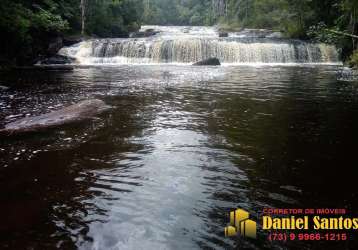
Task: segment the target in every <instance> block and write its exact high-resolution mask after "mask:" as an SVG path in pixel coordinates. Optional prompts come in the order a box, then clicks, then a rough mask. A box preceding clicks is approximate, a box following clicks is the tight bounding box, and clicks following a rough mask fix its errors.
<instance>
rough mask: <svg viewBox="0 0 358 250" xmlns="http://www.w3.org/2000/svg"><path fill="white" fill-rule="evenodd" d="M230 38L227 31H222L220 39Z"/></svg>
mask: <svg viewBox="0 0 358 250" xmlns="http://www.w3.org/2000/svg"><path fill="white" fill-rule="evenodd" d="M228 36H229V33H228V32H225V31H220V32H219V37H228Z"/></svg>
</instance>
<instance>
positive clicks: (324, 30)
mask: <svg viewBox="0 0 358 250" xmlns="http://www.w3.org/2000/svg"><path fill="white" fill-rule="evenodd" d="M334 30H337V28H336V27H335V28H334ZM307 35H308V36H309V37H310V38H312V40H314V41H316V42H322V43H328V44H339V42H340V40H341V38H340V37H339V36H338V35H337V34H335V33H333V32H329V31H328V27H327V25H326V24H325V23H323V22H319V23H318V24H316V25H312V26H310V27H309V28H308V30H307Z"/></svg>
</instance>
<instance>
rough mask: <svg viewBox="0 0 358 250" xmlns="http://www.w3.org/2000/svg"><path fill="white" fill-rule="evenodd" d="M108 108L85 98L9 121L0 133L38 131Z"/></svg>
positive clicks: (82, 118) (94, 100) (96, 100)
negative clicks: (56, 108)
mask: <svg viewBox="0 0 358 250" xmlns="http://www.w3.org/2000/svg"><path fill="white" fill-rule="evenodd" d="M108 108H109V106H107V105H106V104H105V103H104V102H103V101H101V100H99V99H91V100H85V101H81V102H79V103H76V104H74V105H71V106H68V107H65V108H62V109H60V110H57V111H53V112H50V113H47V114H43V115H39V116H33V117H26V118H23V119H20V120H17V121H15V122H11V123H9V124H6V125H5V128H4V129H1V130H0V133H1V134H13V133H23V132H30V131H39V130H43V129H46V128H51V127H56V126H60V125H64V124H68V123H72V122H76V121H81V120H84V119H89V118H93V117H94V116H96V115H98V114H100V113H101V112H103V111H105V110H107V109H108Z"/></svg>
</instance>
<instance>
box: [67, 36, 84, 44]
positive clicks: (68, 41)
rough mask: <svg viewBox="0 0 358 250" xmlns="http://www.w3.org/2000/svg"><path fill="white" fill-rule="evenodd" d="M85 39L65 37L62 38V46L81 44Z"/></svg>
mask: <svg viewBox="0 0 358 250" xmlns="http://www.w3.org/2000/svg"><path fill="white" fill-rule="evenodd" d="M84 40H85V39H84V38H83V37H82V36H67V37H64V38H63V45H64V46H72V45H74V44H76V43H80V42H83V41H84Z"/></svg>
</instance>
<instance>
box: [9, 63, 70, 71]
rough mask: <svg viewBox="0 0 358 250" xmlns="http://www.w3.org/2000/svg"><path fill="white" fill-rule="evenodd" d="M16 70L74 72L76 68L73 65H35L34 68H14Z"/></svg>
mask: <svg viewBox="0 0 358 250" xmlns="http://www.w3.org/2000/svg"><path fill="white" fill-rule="evenodd" d="M12 69H14V70H29V71H34V70H41V71H42V70H61V71H72V70H74V67H73V66H71V65H61V64H58V65H42V64H35V65H34V66H23V67H13V68H12Z"/></svg>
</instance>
